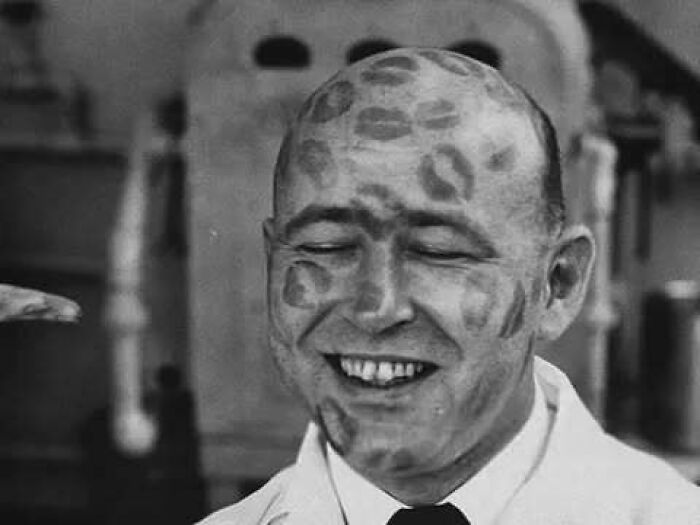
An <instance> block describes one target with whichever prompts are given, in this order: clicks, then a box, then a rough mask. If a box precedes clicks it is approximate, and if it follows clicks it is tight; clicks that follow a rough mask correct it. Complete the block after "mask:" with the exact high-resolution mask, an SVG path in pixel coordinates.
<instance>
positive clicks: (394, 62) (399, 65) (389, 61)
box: [372, 55, 418, 71]
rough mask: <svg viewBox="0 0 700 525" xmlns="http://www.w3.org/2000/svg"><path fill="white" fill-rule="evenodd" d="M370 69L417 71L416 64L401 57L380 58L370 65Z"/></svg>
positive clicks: (405, 57) (408, 58) (410, 59)
mask: <svg viewBox="0 0 700 525" xmlns="http://www.w3.org/2000/svg"><path fill="white" fill-rule="evenodd" d="M372 67H373V68H376V69H383V68H396V69H403V70H405V71H418V63H417V62H416V61H415V60H413V59H412V58H410V57H407V56H403V55H396V56H391V57H386V58H380V59H379V60H377V61H376V62H374V63H373V64H372Z"/></svg>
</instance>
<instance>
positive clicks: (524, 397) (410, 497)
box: [362, 364, 535, 506]
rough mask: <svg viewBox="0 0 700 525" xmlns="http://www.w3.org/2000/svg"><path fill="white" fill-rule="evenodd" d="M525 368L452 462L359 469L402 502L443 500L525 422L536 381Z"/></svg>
mask: <svg viewBox="0 0 700 525" xmlns="http://www.w3.org/2000/svg"><path fill="white" fill-rule="evenodd" d="M526 368H527V370H526V371H525V373H523V375H522V380H521V383H520V384H519V385H518V387H517V388H516V389H515V390H514V391H513V392H512V395H511V396H510V397H509V398H508V401H507V402H506V403H505V404H504V406H503V407H502V410H500V411H499V412H498V414H497V415H496V416H495V417H494V420H493V423H492V425H491V427H490V429H489V430H488V431H487V432H485V433H484V435H483V436H482V437H481V439H479V441H478V442H476V443H475V444H474V446H472V447H470V448H468V449H467V450H465V451H464V452H462V453H461V454H460V455H459V456H457V458H456V459H455V460H453V461H452V462H450V463H448V464H447V465H445V466H443V467H442V468H440V469H437V470H430V471H425V472H420V473H416V474H411V475H402V476H401V477H394V476H391V475H389V476H382V475H381V474H380V475H377V473H376V472H362V475H363V476H365V477H366V478H367V479H369V480H370V481H371V482H372V483H374V485H376V486H377V487H379V488H381V489H382V490H384V491H385V492H387V493H388V494H390V495H391V496H392V497H394V498H395V499H397V500H398V501H400V502H402V503H403V504H405V505H410V506H419V505H434V504H436V503H438V502H440V501H442V500H443V499H445V498H446V497H447V496H449V495H450V494H451V493H452V492H454V491H455V490H456V489H457V488H459V487H460V486H462V485H463V484H464V483H466V482H467V481H469V479H471V478H472V477H473V476H474V475H475V474H476V473H478V472H479V471H480V470H481V469H482V468H484V467H485V466H486V465H487V464H488V463H489V461H491V459H492V458H493V457H494V456H496V454H498V453H499V452H500V451H501V450H502V449H503V448H504V447H505V446H506V445H507V444H508V443H509V442H510V441H511V440H512V439H513V437H514V436H515V435H516V434H517V433H518V432H519V431H520V429H521V428H522V427H523V425H524V424H525V423H526V422H527V419H528V418H529V416H530V413H531V411H532V407H533V403H534V397H535V385H534V379H533V375H532V364H530V365H529V366H527V367H526Z"/></svg>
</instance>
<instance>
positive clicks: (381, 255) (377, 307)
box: [349, 246, 415, 333]
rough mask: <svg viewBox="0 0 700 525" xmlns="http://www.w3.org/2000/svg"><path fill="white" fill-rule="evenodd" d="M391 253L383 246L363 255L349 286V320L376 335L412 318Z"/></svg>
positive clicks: (398, 265) (399, 270)
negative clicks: (351, 293)
mask: <svg viewBox="0 0 700 525" xmlns="http://www.w3.org/2000/svg"><path fill="white" fill-rule="evenodd" d="M392 252H393V250H392V249H391V247H389V246H387V247H382V248H376V249H372V250H371V251H370V252H369V253H367V254H365V257H364V260H363V261H362V264H361V265H360V267H359V268H358V273H357V276H356V279H355V283H353V286H354V296H353V298H352V301H350V305H349V306H350V309H349V319H350V321H351V322H352V323H353V324H355V325H356V326H357V327H358V328H360V329H362V330H364V331H366V332H370V333H380V332H383V331H385V330H388V329H390V328H393V327H396V326H399V325H402V324H405V323H407V322H410V321H412V320H413V318H414V317H415V311H414V306H413V303H412V301H411V297H410V294H409V291H408V290H407V287H406V284H407V283H406V279H405V277H404V272H403V268H402V265H401V262H400V260H398V257H397V256H396V255H395V254H394V253H392Z"/></svg>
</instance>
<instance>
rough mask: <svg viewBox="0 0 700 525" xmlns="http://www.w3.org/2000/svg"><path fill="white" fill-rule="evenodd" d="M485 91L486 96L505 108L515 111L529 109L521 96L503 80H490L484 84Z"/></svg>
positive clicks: (495, 78) (494, 78)
mask: <svg viewBox="0 0 700 525" xmlns="http://www.w3.org/2000/svg"><path fill="white" fill-rule="evenodd" d="M484 89H486V95H487V96H488V97H489V98H490V99H491V100H493V101H495V102H497V103H499V104H501V105H502V106H503V107H506V108H508V109H511V110H515V111H522V110H525V109H527V105H526V103H525V101H524V100H523V98H522V97H521V96H520V94H519V93H518V92H517V91H516V90H515V89H514V88H512V87H511V86H509V85H508V84H507V83H506V82H505V81H504V80H503V79H501V78H497V77H495V76H494V77H493V78H490V79H489V80H488V81H487V82H486V83H485V84H484Z"/></svg>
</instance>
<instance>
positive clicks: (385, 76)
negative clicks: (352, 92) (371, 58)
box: [360, 69, 412, 86]
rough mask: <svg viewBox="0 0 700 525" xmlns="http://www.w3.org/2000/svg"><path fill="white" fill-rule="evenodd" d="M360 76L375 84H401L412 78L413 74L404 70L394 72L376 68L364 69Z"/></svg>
mask: <svg viewBox="0 0 700 525" xmlns="http://www.w3.org/2000/svg"><path fill="white" fill-rule="evenodd" d="M360 78H362V80H363V81H364V82H366V83H367V84H371V85H373V86H400V85H402V84H406V83H407V82H410V81H411V80H412V79H411V76H410V75H408V74H406V72H404V71H398V72H394V71H383V70H374V69H368V70H367V71H363V72H362V74H361V75H360Z"/></svg>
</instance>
